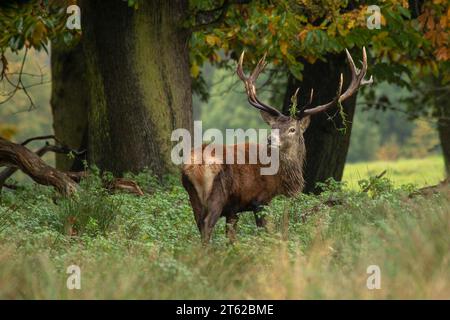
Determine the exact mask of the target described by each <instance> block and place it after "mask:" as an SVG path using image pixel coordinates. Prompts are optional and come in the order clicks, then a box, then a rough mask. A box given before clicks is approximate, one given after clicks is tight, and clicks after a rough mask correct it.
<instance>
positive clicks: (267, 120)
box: [260, 111, 278, 127]
mask: <svg viewBox="0 0 450 320" xmlns="http://www.w3.org/2000/svg"><path fill="white" fill-rule="evenodd" d="M260 112H261V117H262V118H263V120H264V122H265V123H267V124H268V125H269V126H271V127H272V125H273V124H274V123H275V122H276V121H277V118H278V117H277V116H273V115H271V114H270V113H268V112H265V111H260Z"/></svg>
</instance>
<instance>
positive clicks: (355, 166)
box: [343, 156, 445, 189]
mask: <svg viewBox="0 0 450 320" xmlns="http://www.w3.org/2000/svg"><path fill="white" fill-rule="evenodd" d="M384 170H386V175H385V177H387V178H389V179H390V180H392V182H393V183H394V184H395V185H396V186H400V185H404V184H414V185H416V186H417V187H422V186H426V185H432V184H437V183H438V182H440V181H442V180H444V178H445V172H444V170H445V169H444V161H443V159H442V157H441V156H430V157H426V158H423V159H400V160H397V161H373V162H359V163H349V164H347V165H346V166H345V170H344V178H343V180H344V181H346V182H347V184H348V186H349V187H350V188H352V189H355V188H357V187H358V181H359V180H361V179H363V178H365V177H367V176H376V175H378V174H380V173H382V172H383V171H384Z"/></svg>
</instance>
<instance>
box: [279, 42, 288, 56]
mask: <svg viewBox="0 0 450 320" xmlns="http://www.w3.org/2000/svg"><path fill="white" fill-rule="evenodd" d="M287 49H288V43H287V42H286V41H283V40H282V41H280V51H281V53H282V54H283V55H286V54H287Z"/></svg>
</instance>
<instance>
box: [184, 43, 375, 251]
mask: <svg viewBox="0 0 450 320" xmlns="http://www.w3.org/2000/svg"><path fill="white" fill-rule="evenodd" d="M346 54H347V59H348V63H349V65H350V69H351V74H352V80H351V83H350V85H349V87H348V88H347V90H346V91H345V92H344V93H342V83H343V76H342V74H341V77H340V83H339V86H338V91H337V95H336V97H335V98H334V99H333V100H332V101H330V102H328V103H326V104H324V105H319V106H316V107H312V108H307V107H303V108H300V109H299V111H298V112H297V113H296V115H295V116H294V117H292V116H286V115H283V114H282V113H281V112H280V111H278V110H277V109H275V108H273V107H271V106H269V105H267V104H265V103H263V102H261V100H259V99H258V97H257V95H256V87H255V82H256V80H257V78H258V76H259V74H260V72H261V71H262V70H263V69H264V67H265V65H266V62H265V56H264V57H263V58H262V59H261V60H260V61H259V62H258V64H257V66H256V68H255V69H254V71H253V72H252V73H251V75H250V76H249V77H246V76H245V75H244V72H243V70H242V63H243V60H244V52H243V53H242V55H241V57H240V59H239V63H238V65H237V71H236V73H237V75H238V76H239V78H240V79H241V80H242V81H243V82H244V84H245V89H246V92H247V96H248V101H249V103H250V105H252V106H253V107H255V108H257V109H259V110H260V112H261V116H262V118H263V119H264V121H265V122H266V123H267V124H268V125H269V126H270V127H271V129H272V131H278V133H279V134H278V135H273V133H272V134H271V136H270V137H269V139H268V142H267V146H263V145H261V144H258V145H256V146H257V148H258V149H260V148H264V147H265V148H266V150H267V151H269V150H272V148H278V149H277V151H278V153H279V169H278V171H277V173H276V174H274V175H262V174H261V170H260V169H261V168H262V167H264V165H263V164H261V163H260V161H259V159H258V161H257V162H256V164H247V162H246V163H245V164H235V163H234V164H227V163H225V162H221V160H220V159H213V160H217V161H213V162H211V161H210V160H211V157H212V158H214V154H212V155H210V156H209V159H205V158H204V157H203V158H200V159H202V160H201V162H200V163H199V164H196V163H195V161H191V164H185V165H184V166H183V169H182V183H183V186H184V188H185V189H186V191H187V192H188V194H189V199H190V202H191V205H192V209H193V211H194V216H195V221H196V223H197V226H198V228H199V230H200V233H201V237H202V241H203V242H204V243H208V242H209V241H210V238H211V233H212V231H213V229H214V226H215V225H216V223H217V221H218V219H219V218H220V217H221V216H224V217H225V218H226V229H227V230H226V233H227V236H228V237H229V239H230V241H234V240H235V234H236V224H237V222H238V213H240V212H243V211H253V212H254V214H255V219H256V225H257V226H258V227H263V226H265V219H264V218H263V217H260V216H259V215H258V214H257V213H258V211H260V210H261V209H262V206H263V205H266V204H268V203H269V202H270V201H271V200H272V198H273V197H274V196H276V195H279V194H283V195H287V196H292V195H295V194H297V193H299V192H301V191H302V189H303V185H304V180H303V173H302V168H303V162H304V159H305V153H306V150H305V142H304V139H303V133H304V132H305V130H306V129H307V128H308V125H309V122H310V116H312V115H314V114H317V113H320V112H324V111H326V110H328V109H329V108H331V107H333V106H335V105H336V104H338V103H339V102H342V101H344V100H346V99H347V98H348V97H350V96H352V95H353V94H354V93H355V92H356V91H357V90H358V89H359V87H360V86H362V85H364V84H369V83H371V82H372V77H371V78H370V79H369V80H365V79H364V77H365V75H366V72H367V55H366V50H365V48H363V61H362V68H361V70H359V69H357V68H356V66H355V63H354V62H353V59H352V57H351V55H350V53H349V52H348V51H347V50H346ZM341 93H342V94H341ZM311 100H312V91H311V99H310V103H311ZM273 129H278V130H273ZM274 138H276V139H274ZM274 140H276V141H274ZM206 146H207V145H205V144H204V145H202V147H201V150H199V149H192V151H191V160H194V158H195V157H197V156H198V155H199V154H200V155H201V154H202V153H203V151H204V150H205V148H206ZM237 146H238V145H236V144H235V145H227V146H220V148H221V149H220V150H223V155H222V158H224V157H225V156H226V154H227V152H228V153H229V152H230V150H231V151H233V150H234V151H236V150H237ZM241 146H242V144H241ZM250 147H251V144H250V143H245V145H244V148H243V149H241V150H244V151H243V152H245V158H246V159H248V158H249V150H250V149H251V148H250ZM269 152H270V151H269ZM235 153H237V152H235Z"/></svg>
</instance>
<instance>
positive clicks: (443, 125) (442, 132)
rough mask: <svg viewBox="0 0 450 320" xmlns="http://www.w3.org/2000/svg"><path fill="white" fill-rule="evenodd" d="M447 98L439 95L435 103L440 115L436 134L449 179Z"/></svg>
mask: <svg viewBox="0 0 450 320" xmlns="http://www.w3.org/2000/svg"><path fill="white" fill-rule="evenodd" d="M448 98H449V97H448V94H443V95H440V97H439V99H437V100H438V101H435V103H436V107H437V108H438V109H439V110H440V115H441V116H440V118H439V119H438V132H439V140H440V142H441V149H442V155H443V156H444V164H445V171H446V173H447V177H450V100H449V99H448Z"/></svg>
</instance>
